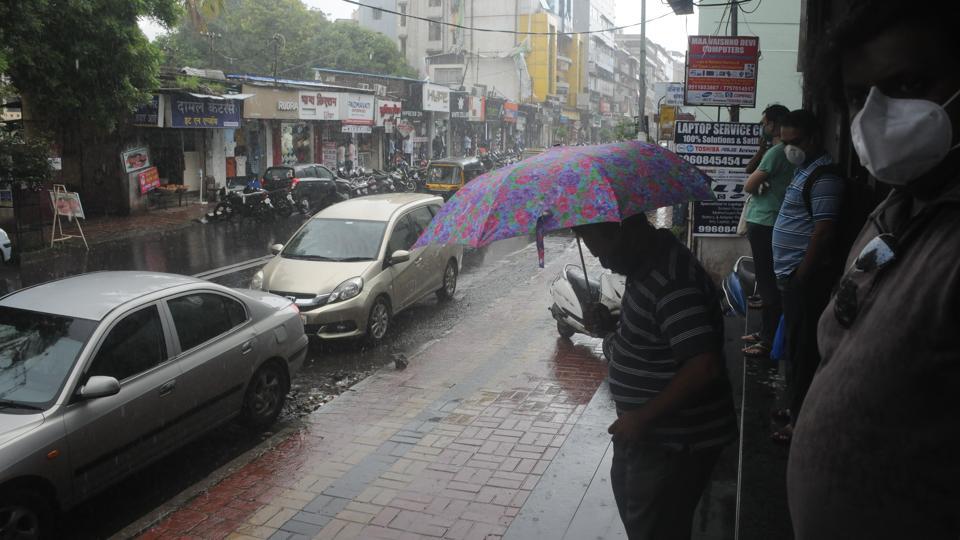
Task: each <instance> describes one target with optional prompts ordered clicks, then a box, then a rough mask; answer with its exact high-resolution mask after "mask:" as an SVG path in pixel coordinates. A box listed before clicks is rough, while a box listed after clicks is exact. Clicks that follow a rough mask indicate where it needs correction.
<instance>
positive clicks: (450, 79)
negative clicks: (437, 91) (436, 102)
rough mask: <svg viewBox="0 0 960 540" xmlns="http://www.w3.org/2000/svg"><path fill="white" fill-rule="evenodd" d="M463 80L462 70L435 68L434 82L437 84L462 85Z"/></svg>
mask: <svg viewBox="0 0 960 540" xmlns="http://www.w3.org/2000/svg"><path fill="white" fill-rule="evenodd" d="M462 80H463V70H462V69H460V68H435V69H434V70H433V82H435V83H437V84H458V85H459V84H460V81H462Z"/></svg>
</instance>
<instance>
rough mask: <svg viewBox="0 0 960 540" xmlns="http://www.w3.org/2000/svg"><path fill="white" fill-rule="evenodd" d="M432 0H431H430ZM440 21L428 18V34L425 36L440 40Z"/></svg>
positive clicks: (431, 39)
mask: <svg viewBox="0 0 960 540" xmlns="http://www.w3.org/2000/svg"><path fill="white" fill-rule="evenodd" d="M431 1H432V0H431ZM441 35H442V34H441V33H440V22H439V21H435V20H432V19H431V20H430V35H429V36H428V37H427V39H428V40H429V41H440V37H441Z"/></svg>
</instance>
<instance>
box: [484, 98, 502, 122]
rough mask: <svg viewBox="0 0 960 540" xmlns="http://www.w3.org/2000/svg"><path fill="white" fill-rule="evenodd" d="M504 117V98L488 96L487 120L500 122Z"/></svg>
mask: <svg viewBox="0 0 960 540" xmlns="http://www.w3.org/2000/svg"><path fill="white" fill-rule="evenodd" d="M502 117H503V100H502V99H500V98H490V97H488V98H487V110H486V120H487V122H499V121H500V119H501V118H502Z"/></svg>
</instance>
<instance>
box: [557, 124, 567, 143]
mask: <svg viewBox="0 0 960 540" xmlns="http://www.w3.org/2000/svg"><path fill="white" fill-rule="evenodd" d="M567 135H569V133H568V132H567V128H566V126H560V127H558V128H557V129H556V130H554V132H553V136H554V138H555V139H557V140H560V141H564V142H565V141H566V140H567Z"/></svg>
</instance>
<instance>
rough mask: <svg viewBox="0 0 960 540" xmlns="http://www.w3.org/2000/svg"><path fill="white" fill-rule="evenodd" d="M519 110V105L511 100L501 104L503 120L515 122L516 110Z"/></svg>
mask: <svg viewBox="0 0 960 540" xmlns="http://www.w3.org/2000/svg"><path fill="white" fill-rule="evenodd" d="M519 110H520V106H519V105H517V104H516V103H514V102H512V101H508V102H506V103H504V104H503V121H504V122H510V123H514V124H515V123H516V122H517V111H519Z"/></svg>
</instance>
